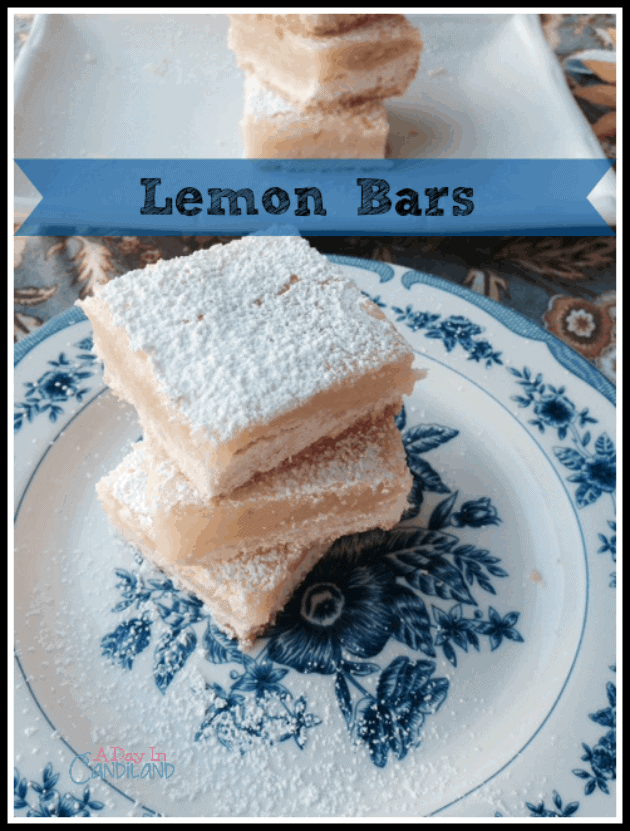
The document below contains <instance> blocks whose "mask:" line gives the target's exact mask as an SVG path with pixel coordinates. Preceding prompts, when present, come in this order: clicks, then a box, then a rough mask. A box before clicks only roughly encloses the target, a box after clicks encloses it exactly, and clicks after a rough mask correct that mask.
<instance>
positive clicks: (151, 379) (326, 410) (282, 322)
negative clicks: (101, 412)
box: [80, 237, 423, 644]
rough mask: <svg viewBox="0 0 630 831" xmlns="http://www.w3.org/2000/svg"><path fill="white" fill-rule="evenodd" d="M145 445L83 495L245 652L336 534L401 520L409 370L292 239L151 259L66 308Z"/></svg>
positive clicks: (360, 300) (363, 304) (362, 307)
mask: <svg viewBox="0 0 630 831" xmlns="http://www.w3.org/2000/svg"><path fill="white" fill-rule="evenodd" d="M80 305H81V306H82V308H83V309H84V311H85V313H86V314H87V315H88V317H89V318H90V320H91V322H92V325H93V328H94V348H95V350H96V352H97V354H98V355H99V356H100V357H101V358H102V359H103V361H104V363H105V379H106V381H107V383H108V384H109V385H110V387H111V388H112V390H113V391H114V392H115V393H116V394H117V395H118V396H119V397H121V398H123V399H124V400H125V401H127V402H129V403H130V404H132V405H133V406H134V407H135V409H136V410H137V413H138V416H139V419H140V423H141V426H142V430H143V440H142V441H141V442H138V443H136V445H135V446H134V448H133V449H132V451H131V452H130V453H129V454H128V455H127V456H126V458H125V459H123V461H122V462H121V463H120V464H119V466H118V467H117V468H116V469H115V470H113V471H112V472H111V473H109V474H107V475H106V476H105V477H104V478H103V479H102V480H101V481H100V482H99V483H98V485H97V492H98V495H99V498H100V500H101V502H102V504H103V507H104V508H105V511H106V513H107V514H108V516H109V517H110V519H111V520H112V522H113V523H114V525H115V526H116V527H117V528H118V529H119V530H120V531H121V532H122V533H123V535H124V536H125V537H127V539H129V540H130V541H131V542H133V543H134V544H135V545H137V546H138V547H139V548H140V549H141V551H142V552H143V553H144V555H145V556H146V557H147V558H148V559H149V560H150V561H151V562H153V563H154V564H155V565H157V566H158V567H159V568H161V569H163V570H164V571H165V572H166V573H167V574H169V575H170V576H171V577H172V578H173V579H174V581H175V582H177V583H179V584H180V585H182V586H184V587H186V588H188V589H190V590H191V591H193V592H195V593H196V594H197V595H198V596H199V597H200V598H201V599H202V600H203V601H205V602H206V603H207V605H208V606H209V609H210V612H211V614H212V616H213V618H214V620H215V622H216V623H217V625H218V626H220V627H221V628H222V629H223V630H224V631H226V632H227V633H229V634H231V635H234V636H236V637H237V638H238V639H239V640H240V641H241V642H242V643H243V644H248V643H251V641H252V640H253V639H254V638H255V637H256V636H257V635H258V634H260V633H261V632H262V631H264V629H265V627H266V626H267V625H268V624H269V623H270V622H271V621H272V620H273V619H274V617H275V615H276V614H277V613H278V612H279V611H280V610H281V609H282V608H283V606H284V605H285V603H286V602H287V601H288V599H289V597H290V595H291V594H292V592H293V590H294V589H295V588H296V587H297V586H298V585H299V583H300V582H301V580H302V579H303V577H304V576H305V575H306V574H307V573H308V571H309V570H310V569H311V568H312V567H313V565H314V564H315V563H316V562H317V560H318V559H319V558H321V557H322V556H323V554H324V553H325V552H326V550H327V549H328V547H329V546H330V545H331V544H332V542H333V541H334V540H335V539H337V538H338V537H340V536H343V535H345V534H350V533H357V532H362V531H366V530H369V529H371V528H375V527H379V528H383V529H389V528H392V527H393V526H394V525H395V524H396V523H397V522H398V520H399V519H400V516H401V514H402V512H403V509H404V506H405V503H406V498H407V495H408V493H409V490H410V487H411V479H410V474H409V472H408V469H407V465H406V461H405V454H404V451H403V447H402V443H401V439H400V435H399V433H398V430H397V428H396V426H395V423H394V418H393V417H394V415H395V413H396V412H398V410H399V409H400V407H401V404H402V396H403V395H405V394H409V393H410V392H411V390H412V388H413V385H414V383H415V381H416V380H417V379H418V378H419V377H422V375H423V373H422V372H421V371H418V370H415V369H414V368H413V366H412V363H413V353H412V352H411V350H410V349H409V347H408V346H407V344H406V343H405V341H404V339H403V338H402V336H401V335H400V334H399V333H398V331H397V330H396V329H395V328H394V327H393V325H392V324H391V323H390V322H389V321H388V320H387V319H386V318H385V317H384V315H383V314H382V312H381V311H380V309H378V307H377V306H376V305H375V304H373V303H372V301H370V300H369V299H368V298H367V297H366V296H365V295H363V294H362V293H361V292H360V291H359V289H358V288H357V287H356V286H355V285H354V284H353V283H352V282H350V281H349V280H348V279H347V278H346V277H345V275H344V273H343V271H342V270H341V269H340V268H339V267H338V266H336V265H335V264H333V263H331V262H330V261H329V260H328V259H327V258H326V257H324V256H323V255H321V254H319V253H318V252H317V251H316V250H315V249H313V248H311V246H310V245H309V244H308V242H307V241H306V240H304V239H302V238H301V237H246V238H244V239H241V240H237V241H235V242H231V243H229V244H228V245H217V246H214V247H212V248H210V249H208V250H203V251H198V252H196V253H194V254H192V255H190V256H188V257H180V258H176V259H172V260H167V261H161V262H159V263H157V264H155V265H152V266H148V267H147V268H145V269H142V270H137V271H131V272H129V273H128V274H126V275H124V276H122V277H120V278H118V279H116V280H113V281H111V282H110V283H108V284H106V285H104V286H102V287H100V288H99V289H98V290H97V292H96V293H95V295H94V296H93V297H89V298H87V299H85V300H84V301H81V302H80Z"/></svg>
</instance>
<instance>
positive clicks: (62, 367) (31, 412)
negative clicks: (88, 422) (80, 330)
mask: <svg viewBox="0 0 630 831" xmlns="http://www.w3.org/2000/svg"><path fill="white" fill-rule="evenodd" d="M74 346H75V347H76V349H77V350H78V353H77V355H76V357H75V359H74V360H70V359H69V358H67V357H66V355H65V353H64V352H61V353H60V354H59V357H58V358H57V360H56V361H48V365H49V366H51V367H52V369H50V370H48V371H47V372H45V373H44V374H43V375H42V376H41V378H39V379H38V381H37V382H36V383H35V384H33V383H32V382H31V381H29V382H27V383H26V384H24V387H25V393H24V400H23V401H21V402H20V403H18V404H16V410H15V413H14V419H13V429H14V430H15V431H16V432H17V431H18V430H20V429H21V428H22V426H23V425H24V421H25V419H26V421H28V422H32V421H33V419H34V418H35V416H37V415H41V414H42V413H47V414H48V418H49V420H50V421H52V422H55V421H56V420H57V418H58V417H59V416H60V415H61V414H62V413H63V412H64V407H63V406H62V405H63V404H65V403H66V402H68V401H78V402H81V401H82V400H83V398H84V396H85V395H86V394H87V393H88V392H89V391H90V389H91V388H90V387H89V386H86V385H85V384H84V381H85V379H86V378H91V377H92V376H93V375H94V374H95V363H96V361H97V360H98V359H97V357H96V355H94V354H92V351H91V350H92V346H93V344H92V338H91V337H88V338H83V339H82V340H80V341H79V342H78V343H75V344H74Z"/></svg>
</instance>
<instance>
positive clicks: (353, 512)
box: [135, 410, 411, 564]
mask: <svg viewBox="0 0 630 831" xmlns="http://www.w3.org/2000/svg"><path fill="white" fill-rule="evenodd" d="M135 459H136V464H137V467H138V469H139V470H141V471H142V472H143V474H145V475H146V477H147V492H146V500H147V503H148V505H149V507H150V510H151V517H152V521H153V525H154V531H155V539H156V548H157V551H158V553H159V555H160V556H161V557H162V558H163V559H164V560H167V561H169V562H175V561H178V562H181V561H183V560H185V559H186V560H189V561H194V562H199V563H204V564H207V563H209V562H212V561H217V560H224V559H230V558H231V557H235V556H237V555H238V554H239V552H240V551H241V550H242V549H243V547H246V548H260V547H265V548H272V547H278V546H284V545H287V544H294V543H296V542H301V543H302V544H303V545H307V544H310V543H311V542H317V541H318V540H320V539H323V538H325V537H329V536H331V535H332V536H333V537H335V538H337V537H340V536H343V535H344V534H351V533H358V532H359V531H365V530H367V529H369V528H373V527H375V526H378V527H391V525H392V524H394V523H396V522H397V521H398V520H399V519H400V516H401V514H402V512H403V510H404V508H405V504H406V498H407V495H408V493H409V491H410V490H411V477H410V474H409V471H408V469H407V464H406V460H405V452H404V449H403V446H402V441H401V438H400V433H399V431H398V429H397V428H396V425H395V424H394V418H393V411H391V410H390V411H387V412H386V413H384V414H381V415H380V416H379V417H377V418H375V419H374V420H373V419H365V420H363V421H361V422H358V423H357V424H355V425H353V426H352V427H351V428H350V429H349V430H347V431H346V432H345V433H343V434H342V435H341V436H338V437H337V438H336V439H329V438H325V439H320V440H319V441H318V442H316V443H315V444H314V445H311V447H309V448H307V449H306V450H303V451H302V452H301V453H299V454H298V455H297V456H294V457H293V458H292V459H290V460H287V461H285V462H284V463H283V464H281V465H280V466H279V467H277V468H275V469H274V470H270V471H268V472H267V473H260V474H258V475H256V476H255V477H254V478H253V479H252V480H251V481H250V482H247V483H246V484H245V485H241V487H239V488H236V490H233V491H232V492H231V493H229V494H227V495H226V496H216V497H212V498H210V499H204V498H203V497H202V496H201V494H200V493H199V492H198V491H197V490H195V488H194V487H193V486H192V485H191V484H190V482H188V480H187V479H186V478H185V477H184V476H182V474H181V473H180V472H179V471H178V470H177V468H175V466H174V465H173V464H172V463H171V462H170V461H168V460H167V459H166V458H165V457H164V456H163V455H162V454H161V452H160V451H159V450H157V451H156V449H155V443H154V442H153V441H152V437H151V434H150V433H149V432H147V433H146V435H145V441H144V442H143V443H142V445H141V446H140V447H139V448H138V449H137V450H136V453H135Z"/></svg>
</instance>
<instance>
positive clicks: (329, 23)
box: [256, 14, 395, 35]
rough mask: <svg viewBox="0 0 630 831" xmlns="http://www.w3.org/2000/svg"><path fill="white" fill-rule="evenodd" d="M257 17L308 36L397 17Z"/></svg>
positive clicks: (310, 15) (300, 15)
mask: <svg viewBox="0 0 630 831" xmlns="http://www.w3.org/2000/svg"><path fill="white" fill-rule="evenodd" d="M256 17H261V18H269V17H274V18H275V19H276V22H278V23H281V24H282V25H283V26H286V27H287V28H289V29H291V31H293V32H298V33H300V34H301V33H304V34H307V35H331V34H338V33H339V32H347V31H348V30H349V29H356V28H357V26H364V25H366V24H368V23H374V22H376V21H377V20H384V19H385V18H387V17H395V15H393V14H276V15H267V14H266V15H262V14H260V15H256Z"/></svg>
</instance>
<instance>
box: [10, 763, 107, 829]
mask: <svg viewBox="0 0 630 831" xmlns="http://www.w3.org/2000/svg"><path fill="white" fill-rule="evenodd" d="M58 780H59V774H58V773H54V771H53V766H52V764H51V763H48V764H47V765H46V767H45V768H44V770H43V771H42V781H41V783H39V782H29V781H28V780H27V779H24V778H22V777H21V776H20V771H19V770H18V769H17V768H15V769H14V773H13V792H14V802H13V805H14V810H16V811H21V810H23V809H24V808H28V811H27V812H26V816H27V817H89V816H92V814H91V813H90V811H102V810H103V808H104V807H105V805H104V804H103V803H102V802H98V801H97V800H95V799H92V798H91V797H90V789H89V788H85V789H84V791H83V796H81V797H79V796H73V795H72V794H70V793H66V794H64V795H63V796H61V794H60V793H59V791H57V790H56V789H55V785H56V784H57V782H58ZM29 788H30V789H31V790H32V791H33V792H34V794H37V796H36V797H35V799H36V800H37V804H31V803H30V802H29V801H28V791H29Z"/></svg>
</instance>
